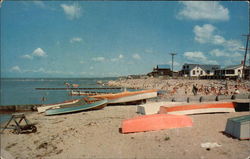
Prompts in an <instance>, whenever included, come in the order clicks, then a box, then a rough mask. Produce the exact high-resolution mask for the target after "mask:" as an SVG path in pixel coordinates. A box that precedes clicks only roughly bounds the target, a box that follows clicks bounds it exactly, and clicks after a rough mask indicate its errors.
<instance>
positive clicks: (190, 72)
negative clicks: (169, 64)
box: [181, 64, 220, 77]
mask: <svg viewBox="0 0 250 159" xmlns="http://www.w3.org/2000/svg"><path fill="white" fill-rule="evenodd" d="M219 68H220V65H202V64H184V65H183V66H182V71H181V74H182V76H187V77H200V76H213V75H214V73H215V70H217V69H219Z"/></svg>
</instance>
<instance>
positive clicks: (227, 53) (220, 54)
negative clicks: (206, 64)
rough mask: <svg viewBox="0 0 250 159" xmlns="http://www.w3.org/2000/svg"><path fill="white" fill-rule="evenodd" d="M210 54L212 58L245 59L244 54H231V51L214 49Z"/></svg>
mask: <svg viewBox="0 0 250 159" xmlns="http://www.w3.org/2000/svg"><path fill="white" fill-rule="evenodd" d="M210 54H211V55H212V56H216V57H230V58H239V57H243V54H241V53H239V52H233V53H232V52H230V51H225V50H220V49H214V50H212V51H210Z"/></svg>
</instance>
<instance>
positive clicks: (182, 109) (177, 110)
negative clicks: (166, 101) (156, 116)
mask: <svg viewBox="0 0 250 159" xmlns="http://www.w3.org/2000/svg"><path fill="white" fill-rule="evenodd" d="M234 107H235V104H234V103H233V102H224V103H223V102H220V103H218V102H215V103H204V104H192V105H180V106H173V107H167V106H161V107H160V111H159V112H160V114H177V115H186V114H201V113H226V112H235V109H234Z"/></svg>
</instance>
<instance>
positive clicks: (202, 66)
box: [184, 63, 220, 71]
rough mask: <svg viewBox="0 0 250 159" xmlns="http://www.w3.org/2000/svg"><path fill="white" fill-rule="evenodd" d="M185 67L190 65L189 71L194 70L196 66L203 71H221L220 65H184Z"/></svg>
mask: <svg viewBox="0 0 250 159" xmlns="http://www.w3.org/2000/svg"><path fill="white" fill-rule="evenodd" d="M184 65H189V69H190V70H192V69H193V68H195V67H196V66H198V67H200V68H202V69H203V70H210V71H211V70H216V69H220V65H202V64H186V63H185V64H184Z"/></svg>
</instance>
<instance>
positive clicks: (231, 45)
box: [224, 40, 244, 51]
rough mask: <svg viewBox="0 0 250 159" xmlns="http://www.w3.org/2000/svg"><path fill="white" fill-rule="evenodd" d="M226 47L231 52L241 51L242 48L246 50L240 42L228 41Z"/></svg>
mask: <svg viewBox="0 0 250 159" xmlns="http://www.w3.org/2000/svg"><path fill="white" fill-rule="evenodd" d="M224 46H225V47H226V48H227V49H228V50H230V51H239V50H240V48H244V46H243V45H242V44H241V42H239V41H238V40H227V41H226V42H225V43H224Z"/></svg>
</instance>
